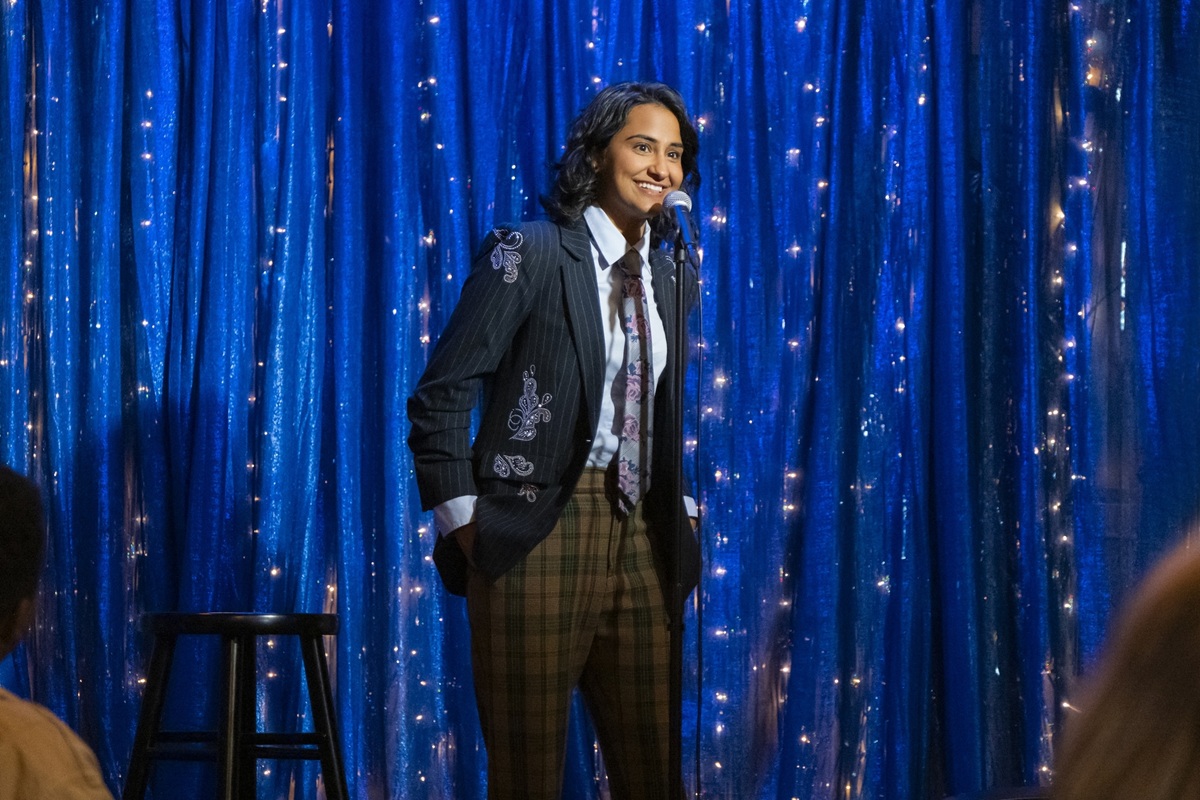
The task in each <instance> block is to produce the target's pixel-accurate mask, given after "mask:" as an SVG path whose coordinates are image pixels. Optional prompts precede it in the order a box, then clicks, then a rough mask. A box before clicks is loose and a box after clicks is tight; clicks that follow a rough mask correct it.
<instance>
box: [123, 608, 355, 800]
mask: <svg viewBox="0 0 1200 800" xmlns="http://www.w3.org/2000/svg"><path fill="white" fill-rule="evenodd" d="M144 624H145V625H146V627H147V628H148V629H149V630H150V631H151V632H152V633H153V634H154V650H153V652H152V654H151V657H150V673H149V675H147V676H146V692H145V694H144V695H143V697H142V711H141V716H140V717H139V719H138V727H137V736H136V737H135V739H134V742H133V756H132V757H131V758H130V762H129V776H128V778H127V779H126V781H125V792H124V794H123V795H122V797H123V800H142V797H143V796H144V794H145V792H146V784H147V783H148V781H149V778H150V762H151V761H155V760H158V761H216V762H217V763H218V764H219V766H220V784H219V792H220V794H219V797H221V798H222V800H249V798H253V797H254V796H255V793H256V790H257V774H256V773H257V763H256V762H257V760H258V759H260V758H278V759H307V760H320V762H321V774H322V776H323V777H324V779H325V795H326V797H327V798H328V800H349V792H348V791H347V789H346V773H345V766H344V765H343V763H342V751H341V745H340V743H339V742H340V740H339V739H338V735H337V722H336V720H337V716H336V711H335V709H334V704H333V691H332V688H331V686H330V683H329V666H328V664H327V663H326V661H325V643H324V640H323V639H322V637H323V636H331V635H334V634H336V633H337V629H338V618H337V615H335V614H216V613H212V614H151V615H149V616H147V617H146V619H145V622H144ZM189 635H201V636H205V635H207V636H220V637H221V639H222V642H223V645H224V650H223V653H224V659H223V662H222V669H223V671H224V675H223V677H222V684H223V687H222V688H223V691H224V694H223V695H222V697H221V714H220V717H221V722H220V725H221V727H220V729H219V730H216V731H164V730H161V729H160V726H161V717H162V710H163V700H164V699H165V697H166V692H167V679H168V677H169V676H170V672H171V658H172V656H173V655H174V653H175V642H176V640H177V639H178V638H179V637H180V636H189ZM259 636H296V637H299V640H300V652H301V653H302V654H303V659H304V672H305V675H306V682H307V684H308V697H309V702H310V704H311V705H312V711H313V732H312V733H259V732H258V730H257V728H258V715H257V711H256V707H255V694H256V692H255V689H256V686H257V675H256V672H255V638H256V637H259Z"/></svg>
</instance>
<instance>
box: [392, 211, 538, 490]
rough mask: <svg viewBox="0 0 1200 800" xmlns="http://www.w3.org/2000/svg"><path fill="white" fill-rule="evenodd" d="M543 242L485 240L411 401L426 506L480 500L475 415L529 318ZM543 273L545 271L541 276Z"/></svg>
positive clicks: (501, 235) (517, 233)
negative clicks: (489, 379) (537, 252)
mask: <svg viewBox="0 0 1200 800" xmlns="http://www.w3.org/2000/svg"><path fill="white" fill-rule="evenodd" d="M537 238H538V237H530V236H527V235H525V233H523V232H522V230H520V229H507V228H497V229H495V230H493V231H492V232H491V233H489V234H488V235H487V237H486V238H485V239H484V242H483V245H482V247H481V248H480V251H479V253H478V255H477V256H476V257H475V259H474V262H473V263H472V265H471V272H470V274H469V275H468V276H467V280H466V281H465V282H464V283H463V289H462V294H461V296H460V297H459V301H458V304H457V305H456V306H455V308H454V311H453V312H452V313H451V315H450V319H449V321H448V322H447V324H446V328H445V330H444V331H443V332H442V335H441V337H440V338H439V339H438V343H437V345H436V346H435V347H434V349H433V353H432V355H431V356H430V358H429V363H428V365H427V366H426V368H425V373H424V374H423V375H422V376H421V379H420V381H418V383H417V387H416V389H415V390H414V392H413V395H412V397H410V398H409V399H408V419H409V422H410V423H411V424H412V428H411V430H410V432H409V436H408V446H409V449H411V450H412V452H413V466H414V468H415V471H416V479H417V488H418V489H419V491H420V495H421V505H422V507H423V508H424V509H425V510H429V509H431V508H433V507H435V506H437V505H439V504H441V503H444V502H445V501H447V500H450V499H452V498H455V497H461V496H463V495H475V494H479V490H478V489H477V488H476V484H475V474H474V466H473V461H472V453H471V412H472V411H473V410H474V408H475V406H476V405H477V404H478V402H479V398H480V389H481V387H482V386H483V382H484V381H485V379H486V378H487V377H488V376H490V375H491V374H492V373H493V372H495V370H496V367H497V365H498V364H499V363H500V361H501V359H502V358H503V357H504V354H505V353H506V352H507V351H508V349H509V347H510V345H511V343H512V341H513V337H514V336H515V334H516V332H517V330H518V329H519V328H520V326H521V325H522V323H523V322H524V321H525V319H526V318H527V317H528V315H529V311H530V308H531V305H532V302H533V298H534V297H535V296H536V292H537V287H536V283H537V282H538V280H539V279H540V278H539V275H538V273H537V270H536V269H535V267H536V265H537V258H536V257H535V254H534V251H535V250H536V249H540V245H541V244H542V243H541V242H539V241H537ZM543 272H545V270H543Z"/></svg>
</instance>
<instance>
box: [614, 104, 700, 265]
mask: <svg viewBox="0 0 1200 800" xmlns="http://www.w3.org/2000/svg"><path fill="white" fill-rule="evenodd" d="M596 175H597V176H598V177H599V179H600V186H599V190H598V191H597V193H596V205H598V206H600V208H602V209H604V212H605V213H606V214H608V218H609V219H611V220H612V221H613V224H615V225H616V226H617V228H618V229H619V230H620V231H621V232H622V233H624V234H625V238H626V240H627V241H629V242H631V243H632V242H636V241H637V240H638V239H640V238H641V237H642V232H643V223H645V221H646V220H648V219H650V218H651V217H653V216H655V215H657V214H658V213H660V212H661V211H662V201H663V198H664V197H666V196H667V193H668V192H670V191H672V190H674V189H678V188H679V187H680V185H681V184H682V183H683V136H682V135H680V132H679V120H677V119H676V118H675V115H674V114H672V113H671V112H670V111H669V110H668V109H667V108H665V107H664V106H660V105H657V104H653V103H645V104H642V105H638V106H634V107H633V108H631V109H630V110H629V114H628V115H627V116H626V117H625V126H624V127H622V128H621V130H619V131H617V132H616V133H615V134H614V135H613V137H612V139H610V140H609V142H608V147H606V148H605V149H604V152H603V153H602V154H601V156H600V158H599V159H598V162H597V164H596Z"/></svg>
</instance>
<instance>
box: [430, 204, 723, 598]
mask: <svg viewBox="0 0 1200 800" xmlns="http://www.w3.org/2000/svg"><path fill="white" fill-rule="evenodd" d="M650 269H651V276H652V277H651V280H652V281H653V284H652V285H653V288H654V297H655V300H656V305H657V306H658V312H659V314H660V316H661V318H662V322H663V327H664V328H665V331H666V336H667V342H668V354H667V364H666V366H665V369H664V370H663V373H662V376H663V378H662V380H661V381H660V382H659V385H658V387H657V391H656V394H655V400H654V441H653V444H652V447H653V452H654V457H653V459H652V471H651V478H650V488H649V490H648V491H647V493H646V496H645V498H644V499H643V502H644V503H645V504H646V505H645V509H644V512H645V516H646V518H647V521H648V522H649V525H650V539H651V544H652V545H653V548H654V552H655V557H656V559H657V563H658V565H659V568H660V569H661V570H663V572H662V573H661V574H662V575H663V576H664V578H665V576H667V575H669V574H670V572H669V571H668V570H669V567H670V563H669V561H668V554H669V552H670V550H669V549H668V547H667V545H668V543H669V537H668V535H667V534H668V529H669V523H670V520H671V519H672V508H673V506H679V507H680V508H682V502H683V501H682V498H681V497H679V495H678V491H677V490H676V488H675V487H676V486H677V485H678V483H677V481H676V478H675V475H674V474H673V464H672V462H673V461H674V459H672V458H671V457H670V454H671V453H672V451H673V449H674V448H678V447H680V446H681V445H680V443H679V442H677V441H674V428H675V426H674V424H673V421H674V414H675V412H674V406H675V403H674V396H673V395H674V391H673V388H672V387H671V386H670V384H671V381H670V380H669V377H670V375H671V374H672V369H673V366H672V364H673V362H674V359H675V358H676V357H677V354H676V353H675V352H674V338H675V337H674V330H675V302H676V298H675V284H674V281H675V277H674V264H673V263H672V261H671V260H670V259H669V258H667V256H666V255H665V254H664V253H663V252H662V251H660V250H657V249H655V250H651V253H650ZM684 280H685V281H686V283H685V286H684V289H685V297H686V298H687V302H688V305H689V307H690V306H692V305H693V304H694V303H695V300H696V298H697V296H698V287H697V284H696V278H695V275H694V274H692V272H691V271H690V270H687V271H686V274H685V276H684ZM596 291H597V290H596V268H595V265H594V263H593V260H592V253H591V247H590V244H589V237H588V231H587V224H586V223H585V222H584V221H583V220H582V219H580V220H578V221H577V222H575V223H573V224H570V225H561V226H560V225H557V224H555V223H553V222H545V221H541V222H530V223H526V224H524V225H522V226H520V227H517V228H511V229H507V228H498V229H496V230H493V231H492V232H491V233H490V234H489V235H488V236H487V238H486V239H485V240H484V243H483V247H482V248H481V250H480V253H479V255H478V256H476V258H475V261H474V263H473V265H472V268H471V274H470V275H469V276H468V277H467V280H466V282H465V283H464V284H463V289H462V296H461V297H460V298H459V301H458V305H457V306H456V307H455V309H454V312H453V313H452V314H451V316H450V320H449V322H448V323H447V325H446V329H445V331H444V332H443V333H442V336H441V338H440V339H439V340H438V343H437V345H436V347H435V348H434V350H433V353H432V355H431V356H430V359H429V364H428V365H427V367H426V369H425V374H424V375H423V376H422V377H421V380H420V381H419V382H418V384H417V388H416V390H415V391H414V393H413V396H412V397H411V398H409V400H408V418H409V421H410V422H411V423H412V430H411V432H410V434H409V437H408V445H409V447H410V448H411V449H412V452H413V456H414V465H415V467H416V478H417V486H418V488H419V490H420V493H421V505H422V506H423V507H424V508H425V509H426V510H429V509H432V508H434V507H435V506H437V505H439V504H441V503H444V502H445V501H447V500H450V499H453V498H455V497H461V496H463V495H472V494H473V495H478V498H479V499H478V501H477V503H476V506H475V522H476V525H477V526H478V534H477V537H476V541H475V550H474V553H473V556H474V561H475V565H476V567H477V568H478V569H479V570H481V571H482V572H483V573H484V574H485V575H486V576H487V577H489V578H490V579H492V580H495V579H496V578H498V577H499V576H500V575H503V574H504V573H505V572H507V571H508V570H509V569H511V568H512V567H513V566H514V565H515V564H516V563H517V562H519V561H520V560H521V559H522V558H524V557H525V555H526V554H527V553H528V552H529V551H530V550H532V549H533V547H534V545H536V544H537V543H538V542H540V541H541V540H542V539H544V538H545V537H546V536H547V535H548V534H549V533H550V530H551V529H552V528H553V527H554V524H555V523H556V522H557V521H558V518H559V516H560V515H561V514H562V510H563V508H564V506H565V505H566V502H567V500H568V499H569V498H570V496H571V493H572V491H573V490H574V488H575V484H576V482H577V481H578V480H579V476H580V474H581V473H582V471H583V468H584V465H585V463H586V461H587V456H588V453H589V452H590V451H591V448H592V441H593V439H594V437H595V431H596V426H597V424H598V421H599V416H600V399H601V393H602V392H603V391H604V390H605V386H604V366H605V364H604V362H605V357H604V352H603V350H604V333H603V327H602V321H601V317H600V303H599V300H598V298H597V294H596ZM481 390H482V391H483V406H482V416H481V418H480V424H479V433H478V435H477V436H476V437H475V441H474V443H472V442H471V440H470V427H471V414H472V410H473V409H474V408H475V406H476V405H477V404H478V403H479V399H480V391H481ZM678 519H680V520H683V522H684V524H683V525H682V526H681V541H682V546H681V553H682V563H681V567H682V574H683V576H684V582H685V584H686V585H687V586H686V588H687V590H688V591H689V592H690V591H691V589H692V588H693V587H694V586H695V584H696V580H697V579H698V578H699V569H700V556H699V548H698V546H697V544H696V540H695V537H694V536H693V534H692V531H691V526H690V523H688V522H687V515H686V514H684V513H682V511H681V512H680V515H679V517H678ZM434 560H435V562H436V563H437V566H438V571H439V573H440V574H441V576H442V582H443V583H444V584H445V585H446V588H447V589H449V590H450V591H451V592H453V593H455V594H463V593H464V592H465V590H466V559H465V557H464V556H463V555H462V553H461V551H460V550H459V548H458V547H457V546H456V545H454V544H453V543H450V542H446V541H444V540H442V539H440V538H439V539H438V544H437V546H436V547H435V549H434ZM664 585H665V583H664Z"/></svg>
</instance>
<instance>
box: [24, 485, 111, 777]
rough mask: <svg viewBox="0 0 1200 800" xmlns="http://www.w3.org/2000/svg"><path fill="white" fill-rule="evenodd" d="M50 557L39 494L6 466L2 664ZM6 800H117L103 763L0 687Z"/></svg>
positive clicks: (48, 717)
mask: <svg viewBox="0 0 1200 800" xmlns="http://www.w3.org/2000/svg"><path fill="white" fill-rule="evenodd" d="M45 551H46V531H45V523H44V521H43V519H42V504H41V499H40V497H39V496H38V491H37V488H36V487H35V486H34V485H33V484H32V483H30V482H29V480H28V479H26V478H24V477H22V476H21V475H18V474H17V473H15V472H13V471H12V470H11V469H9V468H8V467H4V466H0V660H2V659H4V658H6V657H7V656H8V654H9V653H11V652H12V651H13V650H14V649H15V648H16V646H17V644H18V643H19V642H20V641H21V637H23V636H24V635H25V631H26V630H27V629H28V627H29V625H30V623H31V622H32V620H33V608H34V600H35V599H36V596H37V585H38V575H39V574H40V573H41V569H42V558H43V556H44V554H45ZM0 800H112V795H110V794H109V793H108V789H106V788H105V786H104V781H103V779H101V777H100V768H99V767H98V766H97V764H96V756H95V755H93V753H92V751H91V750H89V749H88V746H87V745H86V744H84V743H83V741H82V740H81V739H80V738H79V737H78V736H76V735H75V734H74V733H73V732H72V731H71V729H70V728H68V727H67V726H66V725H64V724H63V723H62V721H61V720H59V719H58V717H56V716H54V715H53V714H52V713H50V711H49V710H48V709H46V708H43V707H42V706H39V705H37V704H36V703H31V702H29V701H27V700H21V699H20V698H18V697H16V696H15V695H13V694H11V693H9V692H7V691H5V690H4V689H2V688H0Z"/></svg>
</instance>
